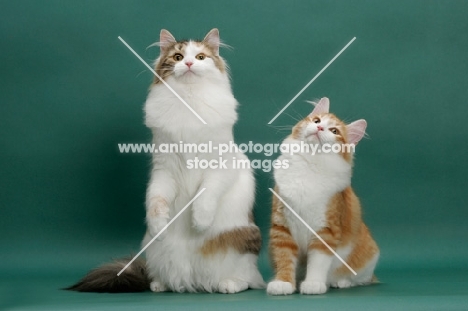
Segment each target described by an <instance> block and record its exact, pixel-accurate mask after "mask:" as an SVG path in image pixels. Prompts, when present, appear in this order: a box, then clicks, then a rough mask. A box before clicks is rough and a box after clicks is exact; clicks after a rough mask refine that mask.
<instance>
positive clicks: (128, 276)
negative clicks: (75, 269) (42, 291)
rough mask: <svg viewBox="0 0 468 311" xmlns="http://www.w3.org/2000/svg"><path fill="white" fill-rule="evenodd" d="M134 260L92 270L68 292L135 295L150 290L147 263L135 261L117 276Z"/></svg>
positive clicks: (115, 262) (123, 259)
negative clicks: (118, 274)
mask: <svg viewBox="0 0 468 311" xmlns="http://www.w3.org/2000/svg"><path fill="white" fill-rule="evenodd" d="M131 259H132V258H131V257H129V258H122V259H117V260H114V261H113V262H111V263H107V264H104V265H102V266H100V267H98V268H96V269H93V270H91V271H90V272H89V273H88V274H87V275H85V276H84V277H83V278H82V279H81V280H80V281H78V283H76V284H75V285H72V286H70V287H67V288H64V289H66V290H74V291H78V292H95V293H134V292H144V291H146V290H148V289H149V284H150V281H149V279H148V276H147V274H146V266H145V261H144V260H141V259H137V260H135V261H134V262H133V263H132V264H131V265H130V266H129V267H128V268H127V269H125V271H123V272H122V274H120V276H117V273H119V272H120V270H122V269H123V267H125V266H126V265H127V264H128V263H129V262H130V260H131Z"/></svg>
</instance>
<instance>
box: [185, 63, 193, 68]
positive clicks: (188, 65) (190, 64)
mask: <svg viewBox="0 0 468 311" xmlns="http://www.w3.org/2000/svg"><path fill="white" fill-rule="evenodd" d="M185 65H187V67H189V68H190V67H191V66H192V65H193V63H192V62H185Z"/></svg>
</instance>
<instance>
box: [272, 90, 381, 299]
mask: <svg viewBox="0 0 468 311" xmlns="http://www.w3.org/2000/svg"><path fill="white" fill-rule="evenodd" d="M329 105H330V104H329V100H328V98H322V99H321V100H320V102H319V103H318V104H317V105H316V106H315V108H314V110H313V111H312V113H311V114H310V115H308V116H307V117H306V118H305V119H303V120H301V121H300V122H299V123H298V124H297V125H296V126H294V128H293V130H292V134H291V135H290V136H289V137H287V138H286V139H285V140H284V142H283V144H301V142H303V143H306V144H309V145H310V144H314V145H315V146H317V148H318V149H317V150H318V151H317V152H316V153H315V154H314V155H313V154H311V153H310V152H308V153H305V152H303V153H295V154H292V155H291V154H290V153H283V154H282V155H281V156H280V160H287V161H288V162H289V168H288V169H277V170H275V174H274V175H275V182H276V187H275V191H276V193H278V194H279V196H280V197H281V198H282V199H283V200H284V201H285V202H286V203H287V204H288V205H289V206H290V207H291V208H292V209H294V210H295V211H296V212H297V214H298V215H299V216H300V217H301V218H302V219H304V221H305V222H307V224H309V225H310V227H311V228H312V229H314V231H315V232H316V233H317V234H318V235H319V236H320V237H321V238H322V239H323V240H324V241H325V242H326V243H327V244H328V245H329V246H330V247H331V248H332V249H333V250H334V251H335V252H337V254H339V255H340V257H341V258H343V259H344V260H345V261H346V262H347V264H348V265H350V266H351V268H353V270H355V272H357V275H354V274H353V273H352V272H351V271H350V270H349V269H348V268H347V267H346V266H344V265H343V263H342V262H341V261H339V259H338V258H337V257H335V256H334V255H333V253H332V252H330V250H329V249H328V248H327V247H326V246H325V245H324V244H323V243H322V242H321V241H320V240H318V239H317V238H316V237H315V235H314V234H313V233H312V232H310V231H309V229H307V227H305V226H304V224H303V223H301V221H300V220H299V219H298V218H297V217H296V216H294V215H293V214H292V213H291V211H290V210H289V209H288V208H287V207H285V206H284V204H283V203H282V202H281V201H280V200H279V199H278V198H277V197H276V196H273V210H272V226H271V230H270V252H271V256H272V262H273V267H274V270H275V279H274V280H273V281H271V282H270V283H269V284H268V287H267V292H268V294H270V295H288V294H292V293H293V292H294V291H295V290H296V282H297V281H298V280H303V282H302V283H301V285H300V292H301V294H323V293H325V292H326V291H327V289H328V287H329V286H332V287H338V288H347V287H351V286H356V285H363V284H369V283H372V282H373V281H374V280H375V277H374V268H375V266H376V263H377V260H378V258H379V249H378V247H377V244H376V243H375V241H374V240H373V239H372V237H371V235H370V232H369V229H368V228H367V226H366V225H365V224H364V222H363V221H362V217H361V205H360V203H359V199H358V198H357V196H356V194H355V193H354V191H353V189H352V188H351V173H352V164H353V150H346V148H344V150H341V151H340V152H337V153H333V152H329V153H327V152H326V151H327V150H328V149H329V148H328V147H329V146H330V145H334V144H339V145H340V146H341V145H342V144H354V145H355V144H357V143H358V142H359V141H360V140H361V138H362V137H363V136H364V133H365V129H366V126H367V123H366V121H365V120H358V121H355V122H353V123H351V124H348V125H346V124H345V123H344V122H343V121H341V120H340V119H338V118H337V117H336V116H335V115H333V114H331V113H329ZM325 146H327V149H325V148H323V147H325Z"/></svg>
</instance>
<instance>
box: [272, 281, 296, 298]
mask: <svg viewBox="0 0 468 311" xmlns="http://www.w3.org/2000/svg"><path fill="white" fill-rule="evenodd" d="M294 290H295V288H294V285H293V284H292V283H289V282H283V281H277V280H275V281H271V282H270V283H268V286H267V293H268V294H269V295H275V296H277V295H291V294H292V293H294Z"/></svg>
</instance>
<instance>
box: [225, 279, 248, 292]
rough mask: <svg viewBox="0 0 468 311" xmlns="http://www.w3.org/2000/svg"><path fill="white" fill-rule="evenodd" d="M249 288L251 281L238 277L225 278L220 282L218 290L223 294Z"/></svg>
mask: <svg viewBox="0 0 468 311" xmlns="http://www.w3.org/2000/svg"><path fill="white" fill-rule="evenodd" d="M248 288H249V283H247V282H246V281H242V280H236V279H224V280H222V281H221V282H219V285H218V290H219V292H220V293H223V294H235V293H238V292H242V291H244V290H246V289H248Z"/></svg>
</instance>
